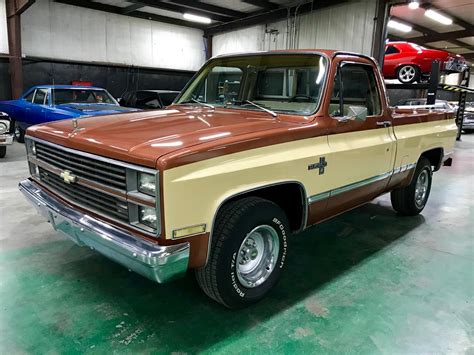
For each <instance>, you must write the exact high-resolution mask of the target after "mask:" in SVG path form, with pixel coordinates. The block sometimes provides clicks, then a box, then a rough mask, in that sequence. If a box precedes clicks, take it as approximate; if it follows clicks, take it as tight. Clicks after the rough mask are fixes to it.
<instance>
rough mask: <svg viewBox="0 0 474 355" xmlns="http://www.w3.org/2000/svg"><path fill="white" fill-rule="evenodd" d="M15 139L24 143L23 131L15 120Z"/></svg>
mask: <svg viewBox="0 0 474 355" xmlns="http://www.w3.org/2000/svg"><path fill="white" fill-rule="evenodd" d="M15 139H16V141H17V142H18V143H25V131H24V130H23V129H22V128H21V127H20V124H19V123H18V122H15Z"/></svg>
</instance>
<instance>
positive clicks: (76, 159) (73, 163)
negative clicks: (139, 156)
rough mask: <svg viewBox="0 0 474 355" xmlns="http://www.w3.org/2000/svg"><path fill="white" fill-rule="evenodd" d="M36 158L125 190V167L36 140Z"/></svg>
mask: <svg viewBox="0 0 474 355" xmlns="http://www.w3.org/2000/svg"><path fill="white" fill-rule="evenodd" d="M36 154H37V159H38V160H41V161H44V162H46V163H48V164H50V165H52V166H54V167H56V168H59V169H62V170H65V169H67V170H70V171H71V172H72V173H73V174H74V175H76V176H77V177H80V178H84V179H87V180H91V181H93V182H97V183H100V184H102V185H106V186H110V187H115V188H117V189H120V190H126V186H127V183H126V168H125V167H122V166H119V165H114V164H111V163H108V162H105V161H101V160H96V159H93V158H88V157H86V156H83V155H78V154H75V153H72V152H69V151H66V150H59V149H56V148H53V147H51V146H48V145H46V144H43V143H39V142H36Z"/></svg>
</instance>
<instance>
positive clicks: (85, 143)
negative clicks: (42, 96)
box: [28, 106, 289, 167]
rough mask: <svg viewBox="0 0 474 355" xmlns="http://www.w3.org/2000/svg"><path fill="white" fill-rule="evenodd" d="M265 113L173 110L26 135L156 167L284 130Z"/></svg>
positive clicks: (53, 126)
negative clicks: (202, 148)
mask: <svg viewBox="0 0 474 355" xmlns="http://www.w3.org/2000/svg"><path fill="white" fill-rule="evenodd" d="M288 124H289V123H282V122H281V121H279V120H276V119H274V118H273V117H271V116H270V115H269V114H268V113H265V112H258V111H256V112H253V111H249V110H245V111H243V110H228V109H216V110H211V109H208V108H201V107H195V106H173V107H170V108H168V109H167V110H162V111H145V112H134V113H125V114H117V115H113V116H112V115H111V116H100V117H89V118H83V119H78V120H77V128H76V129H74V127H73V122H72V120H62V121H56V122H51V123H48V124H44V125H37V126H33V127H31V128H29V129H28V134H29V135H31V136H34V137H37V138H40V139H44V140H47V141H49V142H53V143H56V144H59V145H63V146H66V147H69V148H73V149H78V150H82V151H86V152H90V153H93V154H98V155H102V156H107V157H110V158H114V159H118V160H122V161H128V162H131V163H135V164H140V165H145V166H150V167H155V166H156V161H157V159H158V158H160V157H161V156H163V155H166V154H168V153H171V152H174V151H178V150H180V151H182V150H183V149H184V150H188V151H189V150H191V147H193V146H196V145H200V144H206V143H207V145H208V144H209V143H210V142H214V141H215V142H216V144H219V142H220V141H222V140H227V139H229V138H231V137H235V136H239V135H243V134H248V133H255V132H259V131H263V130H270V129H272V128H278V127H279V128H282V126H286V127H288Z"/></svg>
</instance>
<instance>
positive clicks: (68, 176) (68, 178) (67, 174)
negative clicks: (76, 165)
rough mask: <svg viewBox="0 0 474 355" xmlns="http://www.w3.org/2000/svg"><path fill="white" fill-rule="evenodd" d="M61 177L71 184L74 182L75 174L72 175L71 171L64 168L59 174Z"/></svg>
mask: <svg viewBox="0 0 474 355" xmlns="http://www.w3.org/2000/svg"><path fill="white" fill-rule="evenodd" d="M59 176H60V177H61V179H63V180H64V182H65V183H66V184H72V183H74V182H76V179H77V176H75V175H72V173H71V172H70V171H69V170H64V171H63V172H62V173H61V174H59Z"/></svg>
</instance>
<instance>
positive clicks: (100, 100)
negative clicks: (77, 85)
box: [52, 89, 117, 105]
mask: <svg viewBox="0 0 474 355" xmlns="http://www.w3.org/2000/svg"><path fill="white" fill-rule="evenodd" d="M52 98H53V104H54V105H61V104H72V103H79V104H112V105H117V102H116V101H115V100H114V98H113V97H112V96H111V95H110V94H109V93H108V92H107V91H105V90H94V89H53V90H52Z"/></svg>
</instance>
